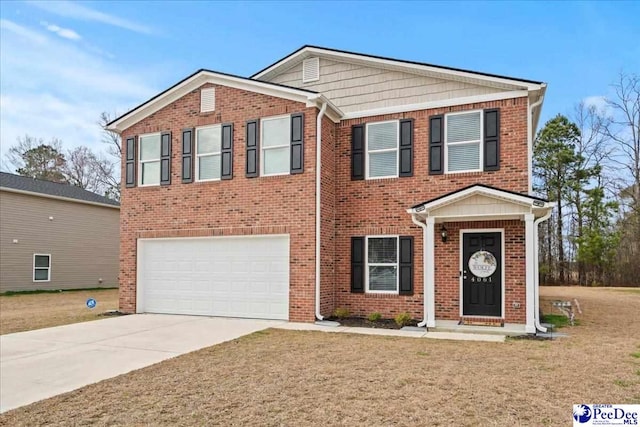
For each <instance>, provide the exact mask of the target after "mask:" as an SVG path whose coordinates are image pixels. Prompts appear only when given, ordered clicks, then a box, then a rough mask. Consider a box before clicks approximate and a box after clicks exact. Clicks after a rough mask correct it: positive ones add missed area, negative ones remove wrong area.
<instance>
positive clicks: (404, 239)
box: [399, 236, 413, 295]
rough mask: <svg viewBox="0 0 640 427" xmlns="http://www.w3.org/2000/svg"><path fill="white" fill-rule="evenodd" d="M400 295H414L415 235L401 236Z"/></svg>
mask: <svg viewBox="0 0 640 427" xmlns="http://www.w3.org/2000/svg"><path fill="white" fill-rule="evenodd" d="M399 264H400V265H399V268H400V292H399V293H400V295H413V236H401V237H400V263H399Z"/></svg>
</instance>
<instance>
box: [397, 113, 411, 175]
mask: <svg viewBox="0 0 640 427" xmlns="http://www.w3.org/2000/svg"><path fill="white" fill-rule="evenodd" d="M398 158H399V159H400V165H399V166H400V169H399V170H400V174H399V175H400V176H413V119H405V120H400V155H399V156H398Z"/></svg>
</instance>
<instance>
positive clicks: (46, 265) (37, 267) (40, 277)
mask: <svg viewBox="0 0 640 427" xmlns="http://www.w3.org/2000/svg"><path fill="white" fill-rule="evenodd" d="M50 280H51V255H49V254H33V281H34V282H49V281H50Z"/></svg>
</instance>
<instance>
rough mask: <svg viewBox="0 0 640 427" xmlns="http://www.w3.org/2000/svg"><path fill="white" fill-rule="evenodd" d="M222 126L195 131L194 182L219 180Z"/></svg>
mask: <svg viewBox="0 0 640 427" xmlns="http://www.w3.org/2000/svg"><path fill="white" fill-rule="evenodd" d="M221 151H222V126H220V125H215V126H207V127H202V128H198V129H196V157H197V160H196V181H216V180H219V179H220V169H221V165H222V162H221Z"/></svg>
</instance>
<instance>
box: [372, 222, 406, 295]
mask: <svg viewBox="0 0 640 427" xmlns="http://www.w3.org/2000/svg"><path fill="white" fill-rule="evenodd" d="M383 238H384V239H396V262H395V264H394V263H377V262H376V263H373V264H369V239H383ZM364 240H365V245H364V266H365V272H364V283H365V292H366V293H368V294H387V295H398V294H399V292H400V236H399V235H374V236H366V237H365V239H364ZM393 265H395V266H396V290H395V291H376V290H371V289H369V267H389V266H393Z"/></svg>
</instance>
